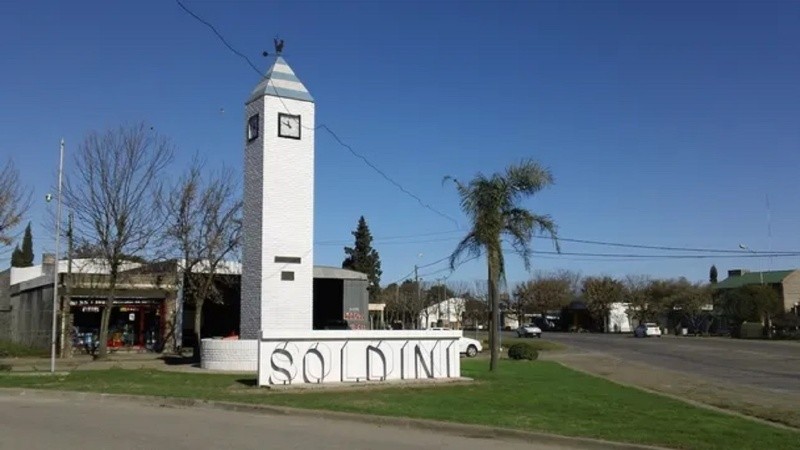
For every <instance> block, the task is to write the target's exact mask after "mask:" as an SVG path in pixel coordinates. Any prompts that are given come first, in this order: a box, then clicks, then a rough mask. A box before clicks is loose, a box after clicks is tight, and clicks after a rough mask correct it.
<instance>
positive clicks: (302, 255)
mask: <svg viewBox="0 0 800 450" xmlns="http://www.w3.org/2000/svg"><path fill="white" fill-rule="evenodd" d="M245 110H246V113H245V152H244V154H245V156H244V224H243V229H242V236H243V247H242V294H241V309H240V312H241V318H240V324H241V325H240V326H241V330H240V336H241V339H257V338H259V337H260V335H259V332H260V331H311V329H312V290H313V268H314V257H313V256H314V249H313V244H314V236H313V234H314V99H313V98H312V97H311V94H309V92H308V90H307V89H306V88H305V86H304V85H303V83H302V82H301V81H300V80H299V79H298V78H297V76H295V74H294V72H293V71H292V69H291V68H290V67H289V65H288V64H287V63H286V61H285V60H284V59H283V58H282V57H281V56H278V57H277V59H276V60H275V63H274V64H273V66H272V67H271V68H270V69H269V71H268V72H267V74H266V76H264V78H263V79H262V80H261V82H260V83H259V84H258V85H257V86H256V87H255V89H253V92H252V94H251V95H250V98H249V99H248V101H247V104H246V109H245Z"/></svg>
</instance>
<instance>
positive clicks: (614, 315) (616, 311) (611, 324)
mask: <svg viewBox="0 0 800 450" xmlns="http://www.w3.org/2000/svg"><path fill="white" fill-rule="evenodd" d="M628 306H629V305H628V304H627V303H612V304H611V306H610V308H609V311H608V331H609V332H612V333H613V332H614V331H615V330H618V331H619V332H620V333H630V332H631V331H633V327H632V326H631V319H630V316H628ZM615 325H616V327H617V328H615Z"/></svg>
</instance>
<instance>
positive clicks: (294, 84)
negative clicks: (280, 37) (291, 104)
mask: <svg viewBox="0 0 800 450" xmlns="http://www.w3.org/2000/svg"><path fill="white" fill-rule="evenodd" d="M265 95H271V96H273V97H282V98H291V99H295V100H303V101H307V102H313V101H314V98H313V97H311V93H309V92H308V89H306V87H305V86H304V85H303V82H302V81H300V79H299V78H297V75H295V74H294V71H293V70H292V68H291V67H289V64H287V63H286V60H285V59H283V57H282V56H280V55H279V56H278V57H277V58H275V63H274V64H272V67H270V68H269V70H268V71H267V74H266V75H264V78H262V79H261V82H260V83H258V85H257V86H256V87H255V89H253V92H252V93H251V94H250V98H249V99H248V100H247V102H248V103H250V102H252V101H253V100H256V99H258V98H261V97H263V96H265Z"/></svg>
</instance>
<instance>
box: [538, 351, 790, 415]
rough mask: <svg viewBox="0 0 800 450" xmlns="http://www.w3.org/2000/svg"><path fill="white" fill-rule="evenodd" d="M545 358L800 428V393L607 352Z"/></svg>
mask: <svg viewBox="0 0 800 450" xmlns="http://www.w3.org/2000/svg"><path fill="white" fill-rule="evenodd" d="M541 358H542V359H545V360H550V361H556V362H560V363H562V364H564V365H565V366H567V367H571V368H573V369H576V370H580V371H583V372H587V373H591V374H594V375H599V376H602V377H604V378H607V379H609V380H611V381H614V382H617V383H622V384H626V385H631V386H637V387H640V388H644V389H647V390H650V391H655V392H660V393H663V394H666V395H670V396H673V397H676V398H679V399H681V400H685V401H689V402H692V403H698V404H704V405H709V406H713V407H716V408H720V409H724V410H728V411H731V412H735V413H739V414H743V415H746V416H752V417H756V418H758V419H763V420H766V421H769V422H772V423H777V424H782V425H787V426H790V427H794V428H800V407H798V405H800V395H797V394H792V393H787V392H776V391H771V390H768V389H762V388H756V387H750V386H742V385H737V384H733V383H727V382H723V381H718V380H713V379H709V378H705V377H701V376H694V375H689V374H685V373H681V372H675V371H671V370H667V369H661V368H655V367H652V366H648V365H646V364H642V363H636V362H630V361H625V360H622V359H620V358H615V357H613V356H609V355H606V354H603V353H594V352H582V351H567V352H558V353H542V354H541Z"/></svg>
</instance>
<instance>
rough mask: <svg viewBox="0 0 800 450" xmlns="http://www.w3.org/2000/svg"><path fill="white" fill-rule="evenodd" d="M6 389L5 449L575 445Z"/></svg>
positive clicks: (2, 409) (1, 420)
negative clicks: (472, 436)
mask: <svg viewBox="0 0 800 450" xmlns="http://www.w3.org/2000/svg"><path fill="white" fill-rule="evenodd" d="M68 398H69V397H67V398H65V397H61V396H58V395H57V394H47V393H36V394H30V395H24V396H20V395H17V394H8V393H4V392H2V391H0V449H17V448H19V449H23V448H24V449H31V450H37V449H42V450H53V449H59V450H73V449H74V450H78V449H80V450H83V449H87V448H113V449H148V450H149V449H169V450H179V449H187V450H189V449H190V450H197V449H206V448H233V449H237V450H240V449H259V450H260V449H264V448H280V449H314V448H319V449H323V448H324V449H347V450H358V449H381V450H400V449H403V450H405V449H431V448H436V449H454V450H455V449H463V450H472V449H474V450H478V449H481V450H485V449H486V448H488V447H497V448H503V449H512V450H514V449H543V450H556V449H562V450H566V449H574V448H579V447H561V446H544V445H536V444H535V443H524V442H520V441H510V440H509V441H506V440H497V439H491V440H490V439H481V438H469V437H463V436H455V435H450V434H444V433H437V432H435V431H427V430H419V429H413V430H412V429H408V428H401V427H393V426H385V425H384V426H379V425H372V424H363V423H356V422H348V421H340V420H330V419H320V418H309V417H297V416H282V415H264V414H249V413H240V412H232V411H224V410H215V409H207V408H167V407H159V406H149V405H145V404H140V403H136V402H130V401H126V400H119V399H108V398H106V399H99V398H95V399H81V400H77V401H76V400H75V399H74V398H73V399H71V400H68Z"/></svg>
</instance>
